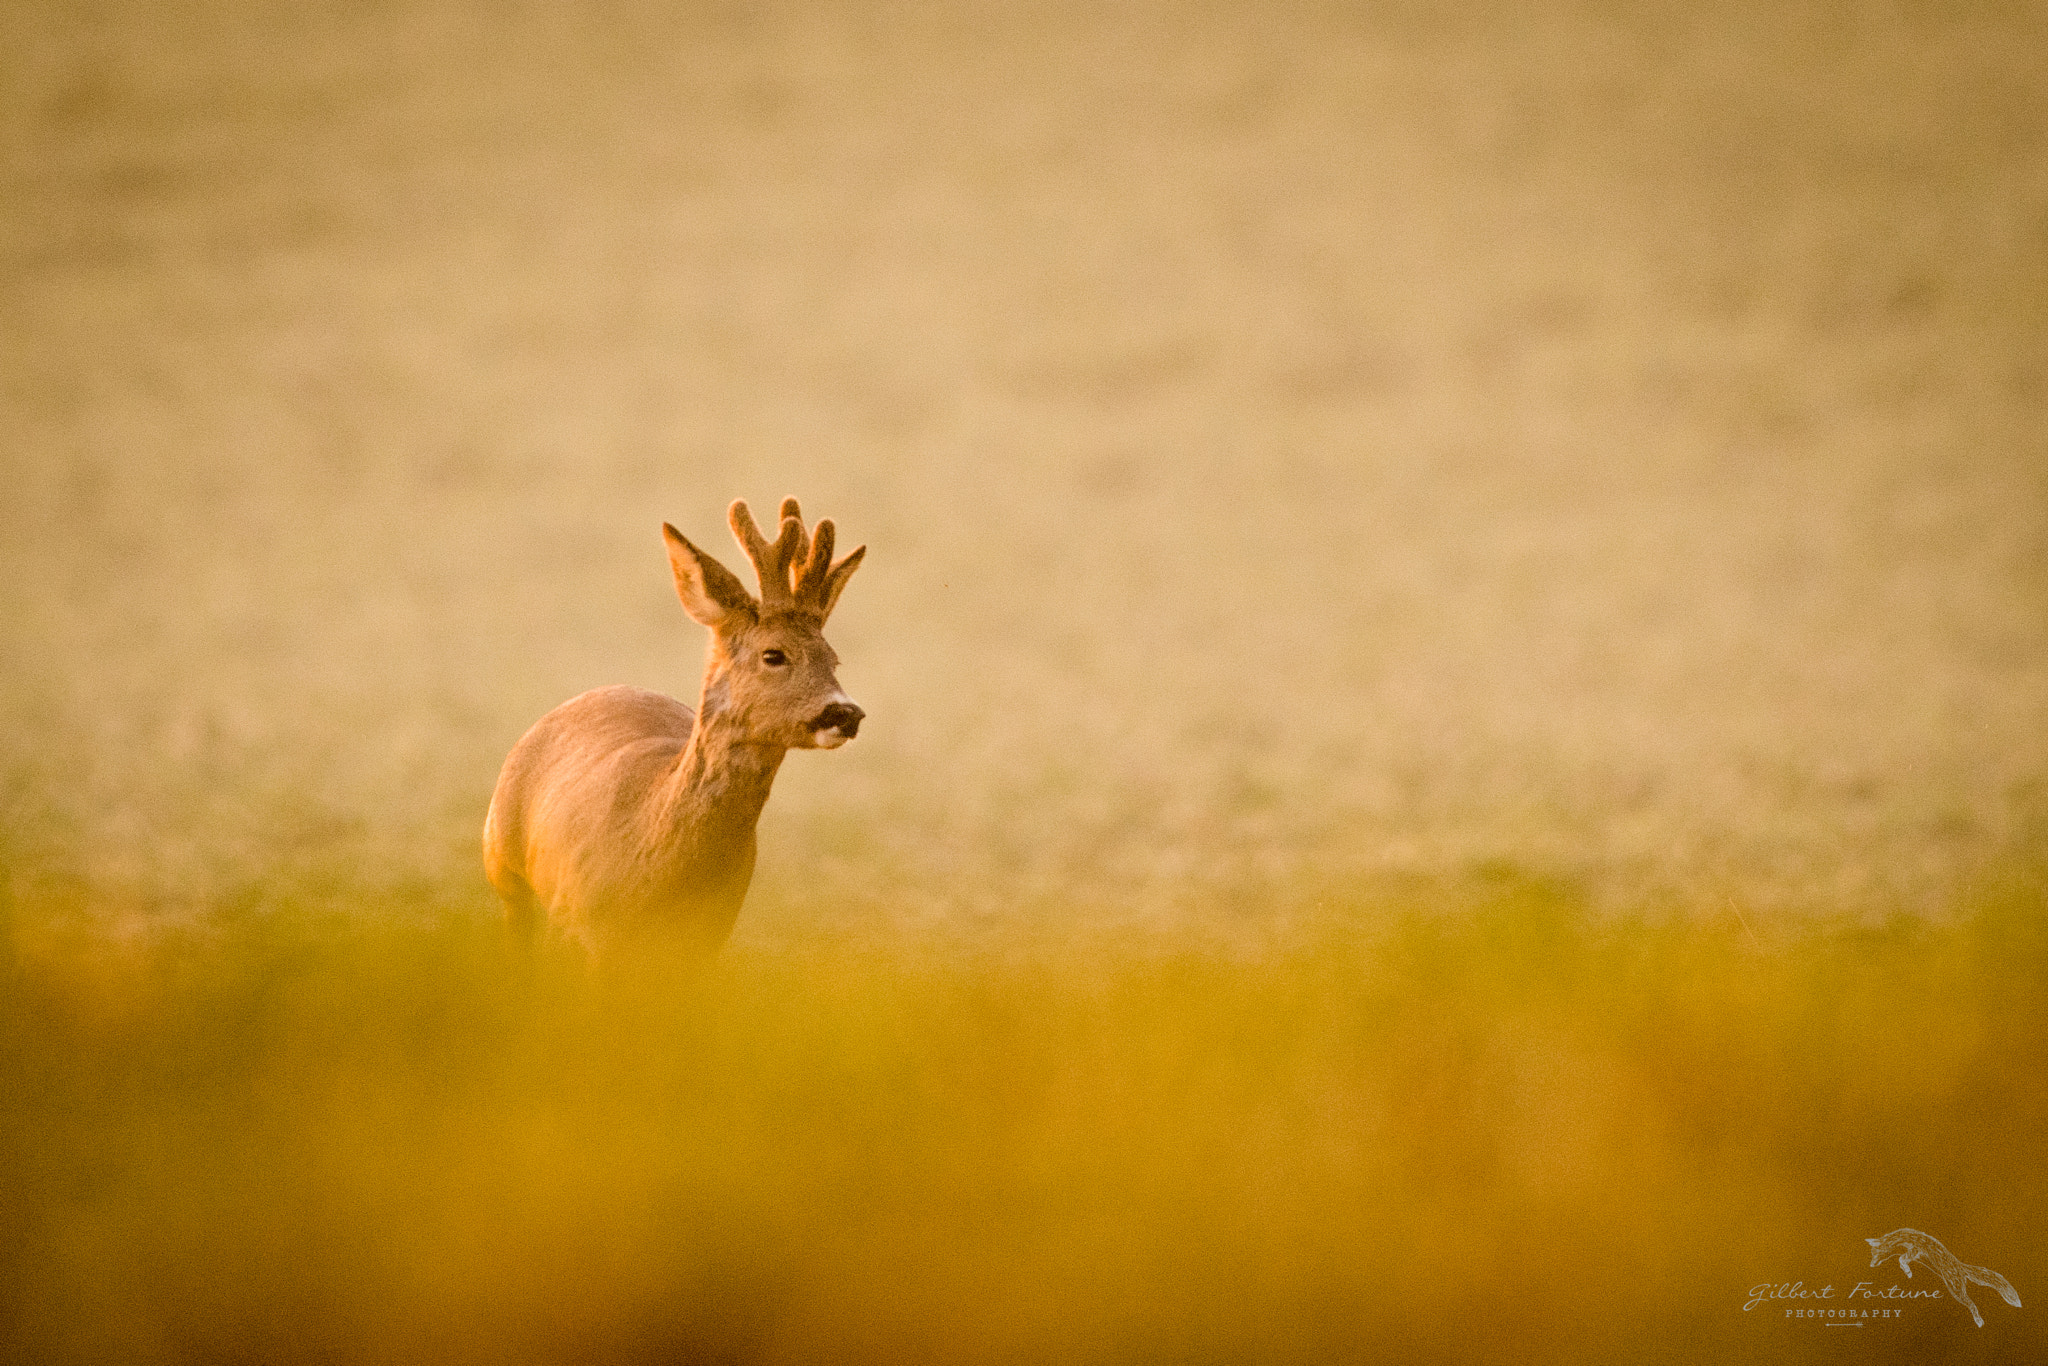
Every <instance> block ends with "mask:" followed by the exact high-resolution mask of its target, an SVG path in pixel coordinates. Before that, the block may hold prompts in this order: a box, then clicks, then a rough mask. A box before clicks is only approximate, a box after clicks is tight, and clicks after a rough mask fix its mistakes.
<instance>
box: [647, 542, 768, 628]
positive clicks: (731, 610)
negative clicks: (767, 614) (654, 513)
mask: <svg viewBox="0 0 2048 1366" xmlns="http://www.w3.org/2000/svg"><path fill="white" fill-rule="evenodd" d="M661 534H662V538H663V539H664V540H666V541H667V542H668V564H669V568H670V569H672V570H674V571H675V576H676V596H677V597H679V598H681V599H682V600H683V610H684V611H685V612H688V613H689V614H690V620H692V621H694V622H696V623H697V624H698V625H699V626H706V627H709V628H710V629H712V630H714V631H716V630H719V629H721V628H725V627H730V626H732V625H734V624H735V621H736V619H738V618H740V617H741V616H744V617H745V618H747V619H752V618H754V617H756V616H758V615H759V612H758V609H757V607H756V605H755V603H754V595H753V594H751V593H749V592H748V591H747V589H746V585H744V584H742V583H741V582H740V581H739V579H738V578H737V577H735V576H734V574H733V572H732V571H731V570H730V569H727V568H726V567H725V566H724V565H722V564H720V563H719V562H718V561H717V560H714V559H712V558H711V557H710V556H709V555H707V554H705V553H704V552H703V551H701V550H699V549H698V548H697V547H696V546H693V545H691V544H690V543H689V541H688V540H687V539H685V538H684V536H683V533H682V532H680V531H677V530H676V529H675V528H674V527H672V526H670V525H669V524H668V523H667V522H663V523H662V524H661Z"/></svg>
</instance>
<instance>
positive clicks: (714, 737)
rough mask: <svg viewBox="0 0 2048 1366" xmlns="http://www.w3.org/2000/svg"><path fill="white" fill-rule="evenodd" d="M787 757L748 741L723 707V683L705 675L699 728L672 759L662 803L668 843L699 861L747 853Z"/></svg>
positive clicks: (773, 747) (782, 751) (775, 747)
mask: <svg viewBox="0 0 2048 1366" xmlns="http://www.w3.org/2000/svg"><path fill="white" fill-rule="evenodd" d="M787 752H788V751H787V750H786V749H785V748H784V747H783V746H781V745H765V744H760V743H758V742H751V741H748V740H747V739H746V738H745V736H744V734H743V732H742V730H741V726H740V722H739V720H738V719H737V718H736V717H735V716H734V715H733V713H732V710H731V708H730V707H729V706H728V704H727V699H726V689H725V686H724V680H723V678H722V677H720V675H719V673H718V671H716V670H713V671H710V672H707V674H706V677H705V679H704V692H703V695H702V696H701V697H700V698H699V699H698V703H697V724H696V726H695V727H694V728H693V729H692V730H691V732H690V742H689V744H687V745H685V746H684V747H683V752H682V753H681V754H680V755H678V756H677V758H676V766H675V768H674V770H673V771H672V772H671V774H670V776H669V781H668V785H667V786H668V790H667V792H666V794H665V797H666V800H665V801H663V802H662V804H661V805H662V811H663V815H664V818H665V819H664V820H663V822H662V823H663V825H664V826H665V827H666V828H667V830H668V832H669V835H670V837H671V838H672V839H674V840H676V841H677V842H678V843H679V844H680V845H681V846H683V848H684V850H686V851H687V852H688V853H689V854H691V855H695V856H698V857H701V856H704V855H709V854H715V853H717V852H722V851H726V850H730V851H731V852H733V853H735V854H737V853H739V852H740V851H741V850H742V849H747V850H751V848H752V845H753V834H754V826H755V824H756V822H758V821H759V820H760V818H761V808H762V807H763V806H765V805H766V804H767V802H768V792H769V789H770V788H772V787H773V786H774V785H775V773H776V770H777V769H779V768H781V767H782V756H783V755H784V754H786V753H787Z"/></svg>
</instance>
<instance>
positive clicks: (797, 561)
mask: <svg viewBox="0 0 2048 1366" xmlns="http://www.w3.org/2000/svg"><path fill="white" fill-rule="evenodd" d="M780 512H781V517H782V525H781V530H780V531H779V533H778V534H777V535H776V538H775V540H774V541H773V542H770V541H769V540H768V538H767V537H765V536H763V535H762V534H761V529H760V528H759V527H757V526H755V525H754V515H753V513H751V512H749V511H748V510H747V505H746V503H745V501H744V500H742V501H740V502H736V503H734V504H733V505H732V512H731V519H732V534H733V535H734V536H735V537H736V538H738V540H739V543H740V544H741V545H742V546H743V547H745V549H746V552H747V558H748V559H750V560H752V561H753V562H754V572H755V573H756V574H757V575H759V576H760V579H761V615H763V616H766V615H768V613H770V612H773V611H775V610H777V609H780V608H790V607H796V608H808V609H809V610H810V611H813V612H816V613H817V614H818V619H819V620H820V621H823V620H824V619H825V618H826V617H829V616H831V615H832V608H833V607H834V605H836V604H837V603H838V601H839V594H840V592H841V591H842V590H843V589H844V588H845V587H846V581H847V580H848V579H850V578H852V577H853V571H854V570H855V569H856V568H858V567H859V566H860V561H861V557H862V556H863V555H865V554H867V553H868V548H867V547H866V546H864V545H863V546H857V547H855V548H854V549H853V551H852V552H851V553H849V554H848V555H847V556H846V558H845V559H843V560H841V561H840V562H839V563H838V564H833V563H832V545H833V537H834V535H835V530H834V528H833V525H832V519H831V518H830V517H825V518H821V519H819V522H818V525H817V526H816V528H814V529H813V530H812V531H811V532H809V533H808V534H807V533H806V532H805V531H804V518H803V511H802V509H801V508H799V507H798V506H797V501H796V499H794V498H785V499H783V500H782V507H781V509H780Z"/></svg>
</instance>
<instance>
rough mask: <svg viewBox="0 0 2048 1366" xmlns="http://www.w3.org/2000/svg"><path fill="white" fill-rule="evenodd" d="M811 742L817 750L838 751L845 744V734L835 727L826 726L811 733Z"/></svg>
mask: <svg viewBox="0 0 2048 1366" xmlns="http://www.w3.org/2000/svg"><path fill="white" fill-rule="evenodd" d="M811 740H812V742H813V743H815V744H816V745H817V746H818V748H819V749H838V748H839V747H840V746H841V745H843V744H845V743H846V732H845V731H842V730H841V729H839V727H837V726H826V727H824V728H823V729H822V730H814V731H812V732H811Z"/></svg>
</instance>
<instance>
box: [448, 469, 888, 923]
mask: <svg viewBox="0 0 2048 1366" xmlns="http://www.w3.org/2000/svg"><path fill="white" fill-rule="evenodd" d="M781 512H782V517H781V522H780V529H779V531H778V534H777V537H776V539H775V540H774V541H773V542H770V541H768V540H767V539H766V538H765V537H763V536H762V535H761V533H760V530H759V529H758V528H757V527H756V526H755V524H754V519H753V517H752V516H751V514H750V513H749V512H748V510H747V505H746V504H745V503H743V502H736V503H734V504H733V505H732V508H731V510H730V514H729V517H730V521H731V523H732V529H733V535H734V536H735V538H737V539H738V541H739V543H740V545H741V546H742V547H744V548H745V549H746V551H747V555H748V558H749V559H750V560H752V561H753V563H754V567H755V570H756V572H757V573H758V575H759V577H760V582H761V596H760V598H759V599H756V598H755V597H754V596H753V595H752V594H750V593H748V592H747V590H746V588H745V586H744V585H742V584H741V582H740V580H739V579H738V577H737V576H735V575H734V574H733V573H732V572H731V571H729V570H728V569H726V568H725V566H724V565H721V564H720V563H718V561H717V560H715V559H713V558H712V557H711V556H710V555H708V554H706V553H705V552H704V551H702V550H699V549H698V548H697V547H696V546H694V545H691V544H690V542H689V541H688V540H686V539H685V538H684V537H683V535H682V533H681V532H679V531H677V530H676V529H675V528H674V527H672V526H668V525H665V524H664V526H663V527H662V531H663V534H664V535H665V537H666V538H667V541H668V550H669V563H670V567H671V568H672V569H673V570H674V573H675V579H676V592H677V595H678V596H679V597H680V598H681V599H682V602H683V608H684V610H685V611H687V612H688V613H689V614H690V616H691V617H692V618H694V619H695V620H696V621H697V622H699V623H700V624H701V625H703V626H705V627H706V628H707V629H709V630H710V631H711V638H712V647H711V654H710V657H709V659H708V660H707V662H706V665H705V670H704V686H703V691H702V694H701V696H700V698H699V701H698V705H697V709H696V711H695V712H692V711H691V709H690V708H688V707H686V706H684V705H683V704H682V703H680V702H678V701H676V700H675V699H674V698H672V697H666V696H663V695H662V694H660V693H654V692H648V691H646V690H644V689H641V688H629V687H612V688H599V689H597V690H596V691H594V692H587V693H584V694H583V695H582V696H580V697H576V698H573V699H571V700H570V701H568V702H565V703H563V704H562V705H561V706H559V707H557V708H555V709H554V710H553V711H551V712H549V713H548V714H547V715H546V716H543V717H542V718H541V719H540V720H539V721H538V722H537V723H535V725H534V727H533V728H532V729H531V730H529V731H527V733H526V734H525V735H524V736H522V737H521V738H520V740H519V743H518V744H516V745H514V746H513V747H512V752H511V754H510V755H509V756H507V758H506V760H505V767H504V770H503V771H502V772H501V773H500V774H499V776H498V786H497V790H496V791H495V792H494V793H493V794H492V797H491V810H490V815H489V816H488V817H487V818H486V820H485V822H484V840H483V843H484V872H485V874H486V875H487V876H488V877H489V878H490V880H491V885H492V886H493V887H495V888H496V889H497V890H498V894H499V896H500V897H501V898H502V899H503V901H504V903H505V913H506V919H507V922H508V923H509V924H510V925H511V926H512V927H513V928H514V929H515V930H516V931H519V932H520V933H522V934H528V935H530V934H532V933H533V932H535V931H536V930H537V929H539V928H540V927H541V925H542V923H543V922H545V926H546V929H547V931H548V933H549V934H550V936H551V937H554V938H559V939H564V940H569V941H573V942H576V943H579V944H581V945H583V946H584V947H585V948H587V949H589V950H590V951H591V952H592V953H602V952H604V951H605V950H606V949H608V948H610V947H612V946H613V945H616V944H618V943H621V942H624V941H635V942H640V943H653V942H662V943H667V944H680V945H684V946H688V947H694V948H703V949H715V948H716V947H717V946H718V945H720V944H722V943H723V942H724V941H725V938H726V936H727V935H728V934H730V933H731V931H732V926H733V922H734V920H735V919H736V918H737V917H738V915H739V910H740V905H741V903H742V902H743V901H744V900H745V899H746V894H747V884H748V882H749V881H750V879H751V878H752V876H753V871H754V851H755V843H754V826H755V822H756V821H757V820H758V819H759V818H760V815H761V808H762V806H763V805H765V804H766V802H767V800H768V792H769V789H770V787H771V786H772V785H773V784H774V781H775V773H776V770H777V769H779V768H780V767H781V765H782V758H783V755H784V754H785V753H786V752H788V751H789V750H791V749H818V748H836V747H837V746H838V745H839V744H842V743H844V742H845V740H847V739H850V738H852V734H853V732H854V731H855V730H857V729H858V727H859V722H860V710H859V708H858V707H855V706H854V705H853V702H852V699H850V698H848V697H847V696H846V694H845V693H843V692H841V691H840V689H839V682H838V679H837V677H836V676H835V674H834V669H835V668H836V666H837V665H838V663H839V657H838V656H837V655H836V654H835V653H833V650H832V647H831V646H830V645H829V644H827V643H826V641H825V637H824V634H823V632H824V625H825V619H826V618H827V617H828V616H829V615H830V614H831V611H832V608H833V607H834V606H835V605H836V604H837V602H838V598H839V593H840V591H841V590H842V589H844V588H845V586H846V581H847V579H848V578H850V577H851V576H852V574H853V571H854V569H855V568H856V567H857V566H858V565H859V563H860V559H861V556H862V554H863V553H864V552H865V551H866V547H865V546H863V547H860V548H859V549H857V550H855V551H853V553H851V554H849V555H848V556H846V558H845V559H843V560H841V561H840V562H839V563H838V564H836V565H835V564H832V563H831V557H832V541H833V528H832V523H831V522H829V521H821V522H819V523H818V525H817V528H816V530H815V531H813V532H810V533H806V532H805V530H804V526H803V520H802V515H801V513H800V512H799V510H798V507H797V502H796V500H795V499H794V498H790V499H785V500H784V501H783V504H782V509H781ZM771 651H779V652H780V655H781V660H782V662H780V663H775V662H772V661H773V660H774V656H773V655H771V654H770V652H771ZM821 720H822V721H825V722H828V724H820V722H821Z"/></svg>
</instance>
